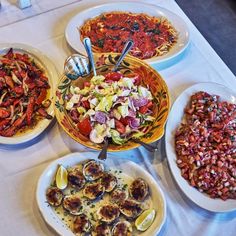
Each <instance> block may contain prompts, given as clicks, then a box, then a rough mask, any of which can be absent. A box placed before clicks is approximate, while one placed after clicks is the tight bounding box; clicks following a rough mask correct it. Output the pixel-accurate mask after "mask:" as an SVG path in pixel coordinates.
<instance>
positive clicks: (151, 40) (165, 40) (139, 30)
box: [80, 12, 177, 59]
mask: <svg viewBox="0 0 236 236" xmlns="http://www.w3.org/2000/svg"><path fill="white" fill-rule="evenodd" d="M80 34H81V38H82V39H83V38H85V37H89V38H90V39H91V42H92V44H93V51H95V52H121V51H122V49H123V47H124V44H125V43H126V42H127V40H129V39H132V40H133V41H134V46H133V48H132V49H131V52H130V54H131V55H132V56H135V57H138V58H140V59H149V58H151V57H154V56H161V55H163V54H165V53H167V52H168V51H169V50H170V48H171V47H172V46H173V45H174V43H176V41H177V32H176V30H175V29H174V28H173V26H172V25H171V23H170V22H169V21H168V20H167V19H165V18H157V17H150V16H148V15H146V14H133V13H125V12H110V13H106V14H102V15H100V16H98V17H96V18H92V19H90V20H88V21H87V22H85V24H84V25H83V26H82V27H81V28H80Z"/></svg>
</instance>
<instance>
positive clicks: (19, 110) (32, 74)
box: [0, 49, 52, 137]
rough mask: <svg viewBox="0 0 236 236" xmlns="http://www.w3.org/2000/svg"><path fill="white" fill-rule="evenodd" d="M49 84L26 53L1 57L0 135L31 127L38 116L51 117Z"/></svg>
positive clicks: (42, 117) (14, 53)
mask: <svg viewBox="0 0 236 236" xmlns="http://www.w3.org/2000/svg"><path fill="white" fill-rule="evenodd" d="M49 88H50V85H49V83H48V78H47V77H46V76H45V73H44V71H43V70H42V69H41V68H39V67H38V65H36V64H35V62H34V60H33V59H32V58H31V57H30V56H29V55H28V54H22V53H19V52H14V51H13V49H10V50H9V51H8V53H7V54H5V55H1V56H0V136H4V137H12V136H14V135H15V134H16V133H17V132H23V131H25V130H26V129H28V128H32V127H34V126H35V125H36V124H37V122H38V121H39V120H40V119H44V118H45V119H52V116H51V115H49V114H48V113H47V111H46V109H47V108H48V107H49V106H50V104H51V101H50V100H49V99H48V98H47V97H48V96H47V94H48V89H49Z"/></svg>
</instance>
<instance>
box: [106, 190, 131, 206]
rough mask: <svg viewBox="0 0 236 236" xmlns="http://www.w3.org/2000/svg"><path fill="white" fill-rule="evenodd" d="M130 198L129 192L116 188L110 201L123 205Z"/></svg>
mask: <svg viewBox="0 0 236 236" xmlns="http://www.w3.org/2000/svg"><path fill="white" fill-rule="evenodd" d="M128 197H129V194H128V191H126V190H123V189H120V188H116V189H115V190H113V191H112V193H111V195H110V201H111V202H113V203H116V204H120V203H122V202H123V201H124V200H126V199H127V198H128Z"/></svg>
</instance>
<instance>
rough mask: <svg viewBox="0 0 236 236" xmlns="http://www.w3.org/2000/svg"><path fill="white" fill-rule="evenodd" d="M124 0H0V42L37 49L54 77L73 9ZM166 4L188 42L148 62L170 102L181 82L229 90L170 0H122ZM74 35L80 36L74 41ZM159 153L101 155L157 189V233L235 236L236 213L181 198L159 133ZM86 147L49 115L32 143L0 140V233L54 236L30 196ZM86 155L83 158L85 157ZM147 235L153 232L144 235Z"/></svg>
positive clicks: (223, 71) (209, 52) (211, 55)
mask: <svg viewBox="0 0 236 236" xmlns="http://www.w3.org/2000/svg"><path fill="white" fill-rule="evenodd" d="M109 2H117V3H118V4H122V2H123V1H111V0H107V1H104V0H103V1H101V0H50V1H48V0H32V1H31V6H30V7H28V8H25V9H20V8H19V7H18V5H17V1H10V0H9V1H7V0H1V8H0V43H12V44H14V43H22V44H26V45H29V46H32V47H34V48H37V49H38V50H40V51H41V52H43V53H44V54H45V55H47V57H48V58H50V60H51V61H52V62H53V63H54V65H55V67H56V69H57V71H58V77H57V78H54V79H55V81H54V83H55V84H56V83H57V81H58V80H59V78H60V76H61V75H62V74H63V69H64V62H65V59H66V58H67V57H68V56H69V55H71V54H73V53H75V51H74V50H73V49H72V48H71V47H70V46H69V45H68V44H67V41H66V38H65V28H66V26H67V24H68V22H69V21H70V19H71V18H72V17H73V16H75V15H76V14H78V12H80V11H82V10H84V9H88V8H91V7H93V6H96V5H99V4H102V3H109ZM129 2H133V3H134V4H135V3H136V2H142V3H146V4H153V5H156V6H160V7H163V8H166V9H168V10H170V11H172V12H174V13H175V14H177V15H178V16H180V17H181V18H182V19H183V20H184V21H185V23H186V24H187V26H188V29H189V32H190V43H189V45H188V47H187V48H186V49H185V50H184V51H183V52H182V53H181V54H179V55H178V56H176V57H175V58H172V59H170V60H168V61H164V62H161V63H156V64H153V65H152V66H153V67H154V69H155V70H157V71H158V72H159V73H160V75H161V76H162V77H163V79H164V80H165V82H166V84H167V86H168V89H169V92H170V97H171V103H172V104H173V103H174V102H175V100H176V98H177V97H178V96H179V95H180V94H181V93H182V92H183V91H184V90H185V89H187V88H188V87H190V86H192V85H194V84H196V83H200V82H215V83H219V84H222V85H224V86H226V87H228V88H231V89H233V90H234V91H235V90H236V78H235V75H234V74H233V73H232V72H231V71H230V70H229V68H228V67H227V65H226V64H225V63H224V62H223V61H222V60H221V58H220V57H219V56H218V55H217V54H216V52H215V51H214V50H213V49H212V47H211V46H210V45H209V43H208V42H207V41H206V39H205V38H204V37H203V36H202V35H201V33H200V32H199V31H198V29H197V28H196V27H195V26H194V25H193V23H192V22H191V21H190V19H189V18H188V17H187V16H186V15H185V13H184V12H183V11H182V10H181V8H180V7H179V6H178V4H177V3H176V2H175V1H174V0H138V1H134V0H129ZM78 40H79V38H78ZM154 145H156V146H157V148H158V150H157V151H156V152H155V153H151V152H148V151H147V150H146V149H144V148H143V147H138V148H135V149H133V150H129V151H124V152H114V153H108V158H114V159H115V158H119V160H121V161H122V159H123V160H124V159H129V160H131V161H133V162H135V163H137V164H138V165H140V166H141V167H142V168H144V169H145V170H147V171H148V172H149V173H150V174H151V175H152V176H153V177H154V178H155V180H156V182H157V183H158V185H159V186H160V187H161V189H162V190H163V192H164V196H165V198H166V203H167V216H166V220H165V223H164V225H163V227H162V229H161V231H160V232H159V234H158V235H161V236H164V235H166V236H171V235H177V236H194V235H195V236H218V235H225V236H234V235H236V211H231V212H225V213H216V212H210V211H207V210H205V209H202V208H201V207H199V206H198V205H196V204H195V203H194V202H192V201H191V200H190V199H189V198H188V197H186V196H185V195H184V194H183V193H182V191H181V189H180V188H179V186H178V184H177V183H176V181H175V179H174V177H173V176H172V173H171V171H170V168H169V166H168V160H167V157H166V150H165V136H163V137H162V138H161V139H160V140H159V141H158V142H156V143H154ZM89 151H90V152H96V153H98V151H96V150H91V149H89V148H87V147H85V146H83V145H81V144H79V143H77V142H76V141H74V140H73V139H72V138H70V137H69V136H68V135H67V134H66V133H65V132H64V131H63V129H62V128H61V127H60V126H59V125H58V124H57V122H56V120H53V121H52V123H51V124H50V126H49V127H48V128H47V129H46V130H45V131H44V132H43V133H42V134H40V135H39V136H38V137H36V138H34V139H33V140H31V141H29V142H26V143H23V144H19V145H6V144H0V189H1V190H0V219H1V220H0V235H1V236H15V235H17V236H29V235H30V236H37V235H38V236H42V235H47V236H51V235H57V233H56V232H55V231H54V230H53V229H52V228H51V227H50V226H48V225H47V224H46V222H45V221H44V219H43V217H42V215H41V213H40V211H39V209H38V206H37V201H36V194H35V193H36V188H37V182H38V179H39V177H40V175H41V174H42V172H43V171H44V169H45V168H46V167H47V166H48V165H49V164H50V163H51V162H52V161H54V160H56V159H58V158H60V157H63V156H64V155H66V154H69V153H73V152H80V153H84V155H86V153H87V152H89ZM88 158H89V157H88ZM150 236H152V235H150Z"/></svg>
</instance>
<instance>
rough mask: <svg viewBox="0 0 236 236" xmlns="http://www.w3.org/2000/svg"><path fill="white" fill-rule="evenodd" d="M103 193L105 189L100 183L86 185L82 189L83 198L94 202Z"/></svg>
mask: <svg viewBox="0 0 236 236" xmlns="http://www.w3.org/2000/svg"><path fill="white" fill-rule="evenodd" d="M104 193H105V187H104V186H103V185H102V184H101V183H100V182H95V183H88V184H86V186H85V187H84V189H83V195H84V197H86V198H88V199H90V200H95V199H97V198H99V197H101V196H102V195H103V194H104Z"/></svg>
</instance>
